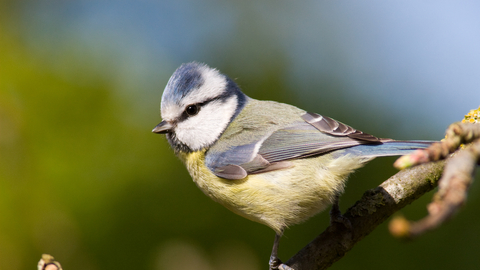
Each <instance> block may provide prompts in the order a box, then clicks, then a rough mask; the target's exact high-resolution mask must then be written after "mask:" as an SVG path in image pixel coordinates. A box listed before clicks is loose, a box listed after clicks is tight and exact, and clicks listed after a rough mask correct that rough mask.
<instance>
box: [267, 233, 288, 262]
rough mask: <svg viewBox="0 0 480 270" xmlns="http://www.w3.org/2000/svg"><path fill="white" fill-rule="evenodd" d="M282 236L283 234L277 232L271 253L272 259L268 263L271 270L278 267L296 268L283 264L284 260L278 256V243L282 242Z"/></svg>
mask: <svg viewBox="0 0 480 270" xmlns="http://www.w3.org/2000/svg"><path fill="white" fill-rule="evenodd" d="M280 237H282V235H281V234H278V233H276V234H275V241H273V249H272V254H271V255H270V261H269V262H268V264H269V265H270V270H276V269H279V270H294V269H293V268H291V267H289V266H288V265H286V264H283V263H282V261H281V260H280V259H279V258H278V256H277V251H278V245H279V244H280Z"/></svg>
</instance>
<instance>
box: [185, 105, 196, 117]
mask: <svg viewBox="0 0 480 270" xmlns="http://www.w3.org/2000/svg"><path fill="white" fill-rule="evenodd" d="M198 111H200V108H199V107H198V106H197V105H195V104H192V105H188V106H187V108H186V109H185V112H186V113H187V114H188V115H189V116H194V115H196V114H197V113H198Z"/></svg>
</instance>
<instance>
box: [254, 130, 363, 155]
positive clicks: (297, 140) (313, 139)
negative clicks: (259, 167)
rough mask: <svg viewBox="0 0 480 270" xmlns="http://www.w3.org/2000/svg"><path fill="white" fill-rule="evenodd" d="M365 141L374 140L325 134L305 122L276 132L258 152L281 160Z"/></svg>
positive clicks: (329, 150) (324, 151)
mask: <svg viewBox="0 0 480 270" xmlns="http://www.w3.org/2000/svg"><path fill="white" fill-rule="evenodd" d="M364 143H372V142H371V141H362V140H358V139H353V138H350V137H348V136H332V135H329V134H325V133H323V132H320V131H319V130H318V129H317V128H316V127H314V126H312V125H311V124H309V123H307V122H303V123H298V124H295V125H293V126H290V127H287V128H284V129H280V130H278V131H276V132H274V133H273V134H272V135H270V137H268V138H267V139H266V140H265V141H264V142H263V143H262V146H261V147H260V149H259V151H258V154H260V155H261V156H262V157H263V158H265V159H266V160H267V161H268V162H279V161H283V160H290V159H295V158H305V157H310V156H316V155H321V154H325V153H328V152H331V151H334V150H338V149H342V148H348V147H352V146H355V145H360V144H364Z"/></svg>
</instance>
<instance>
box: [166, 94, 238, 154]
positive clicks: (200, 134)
mask: <svg viewBox="0 0 480 270" xmlns="http://www.w3.org/2000/svg"><path fill="white" fill-rule="evenodd" d="M236 107H237V97H231V98H229V99H228V100H227V101H226V102H224V103H222V102H221V101H214V102H211V103H210V104H208V105H206V106H204V107H202V108H201V109H200V112H199V113H198V114H197V115H195V116H193V117H190V118H188V119H186V120H185V121H182V122H181V123H178V125H177V127H176V128H175V134H176V136H177V138H178V139H179V140H180V141H181V142H183V143H184V144H186V145H187V146H188V147H190V148H191V149H192V150H194V151H196V150H200V149H202V148H204V147H207V146H209V145H211V144H213V143H214V142H215V141H216V140H217V139H218V138H219V137H220V135H221V134H222V133H223V131H224V130H225V128H226V127H227V125H228V123H229V122H230V118H231V117H232V115H233V114H234V113H235V110H236Z"/></svg>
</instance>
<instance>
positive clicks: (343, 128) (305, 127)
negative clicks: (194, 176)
mask: <svg viewBox="0 0 480 270" xmlns="http://www.w3.org/2000/svg"><path fill="white" fill-rule="evenodd" d="M302 118H303V120H302V119H299V121H298V122H295V123H292V124H291V125H289V126H286V127H283V128H279V129H278V130H276V131H274V132H273V133H271V134H270V135H268V134H262V135H263V137H260V136H259V137H258V138H256V139H255V140H253V142H251V143H248V144H244V145H239V146H231V147H227V148H226V149H222V151H218V150H216V149H215V148H214V149H212V151H209V152H207V155H206V165H207V167H208V168H210V170H212V172H213V173H215V174H216V175H217V176H219V177H222V178H226V179H242V178H244V177H245V176H246V175H248V174H252V173H258V172H264V171H268V170H278V169H282V168H286V167H289V166H291V164H290V162H288V161H289V160H293V159H297V158H305V157H311V156H317V155H321V154H325V153H328V152H331V151H334V150H338V149H343V148H349V147H352V146H357V145H361V144H379V143H381V142H380V139H378V138H377V137H374V136H371V135H369V134H366V133H363V132H360V131H357V130H356V129H353V128H351V127H349V126H347V125H345V124H342V123H340V122H337V121H335V120H333V119H331V118H328V117H322V116H320V115H317V114H311V113H307V114H305V115H304V116H302ZM250 141H252V140H251V138H250Z"/></svg>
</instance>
